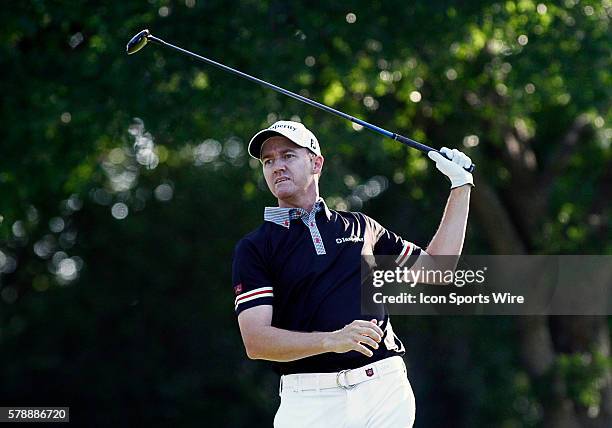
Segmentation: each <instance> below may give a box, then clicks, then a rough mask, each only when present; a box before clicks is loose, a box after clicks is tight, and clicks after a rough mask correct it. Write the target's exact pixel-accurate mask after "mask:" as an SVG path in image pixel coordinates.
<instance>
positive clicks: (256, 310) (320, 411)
mask: <svg viewBox="0 0 612 428" xmlns="http://www.w3.org/2000/svg"><path fill="white" fill-rule="evenodd" d="M248 151H249V154H250V155H251V156H252V157H254V158H256V159H259V160H260V161H261V164H262V168H263V174H264V177H265V180H266V183H267V185H268V188H269V189H270V192H272V194H273V195H274V196H275V197H276V199H277V200H278V207H268V208H265V211H264V222H263V224H262V225H261V226H259V227H258V228H257V229H256V230H254V231H253V232H251V233H249V234H248V235H246V236H245V237H244V238H243V239H242V240H240V242H238V244H237V245H236V248H235V251H234V260H233V274H232V275H233V287H234V294H235V311H236V314H237V316H238V324H239V326H240V332H241V335H242V340H243V342H244V346H245V349H246V353H247V355H248V357H249V358H251V359H261V360H268V361H274V362H275V363H276V364H275V366H276V369H277V371H278V372H279V374H280V375H281V378H280V385H279V395H280V397H281V402H280V407H279V409H278V411H277V413H276V416H275V418H274V426H275V427H277V428H284V427H308V428H311V427H330V428H331V427H333V428H341V427H344V428H351V427H390V428H398V427H411V426H412V424H413V423H414V418H415V399H414V395H413V392H412V388H411V387H410V383H409V381H408V378H407V373H406V366H405V365H404V361H403V358H402V355H403V354H404V352H405V351H404V345H403V344H402V342H401V341H400V340H399V339H398V337H397V336H396V335H395V334H394V332H393V328H392V326H391V321H390V319H389V316H388V315H387V314H386V311H385V310H384V308H381V312H380V315H379V316H378V315H377V316H376V318H372V319H363V318H364V317H363V316H362V315H361V265H360V257H361V255H364V254H365V255H368V254H369V255H372V254H374V255H378V254H380V255H395V256H397V257H395V258H394V260H395V261H396V263H397V264H398V265H401V266H408V267H410V266H412V264H413V263H414V260H415V259H416V258H417V257H418V255H420V254H424V253H425V252H426V253H427V254H430V255H458V254H460V253H461V250H462V247H463V240H464V236H465V228H466V223H467V217H468V205H469V199H470V191H471V188H472V186H473V179H472V175H471V174H470V173H469V172H466V171H465V169H464V167H467V166H469V165H471V160H470V159H469V158H468V157H467V156H466V155H464V154H463V153H461V152H459V151H457V150H449V149H446V148H443V149H442V150H441V152H442V153H444V154H445V155H446V156H447V157H448V158H449V159H451V160H448V159H447V158H445V157H444V156H442V155H440V154H439V153H437V152H435V151H432V152H430V153H429V157H430V158H431V159H432V160H434V161H435V162H436V167H437V168H438V170H440V171H441V172H442V173H443V174H445V175H446V176H447V177H448V178H449V179H450V181H451V191H450V196H449V198H448V202H447V204H446V208H445V210H444V214H443V215H442V220H441V223H440V226H439V228H438V231H437V232H436V234H435V235H434V237H433V238H432V240H431V242H430V243H429V245H428V246H427V248H426V250H422V249H420V248H419V247H418V246H417V245H415V244H413V243H411V242H409V241H407V240H404V239H403V238H401V237H400V236H398V235H396V234H395V233H393V232H391V231H389V230H387V229H385V228H384V227H383V226H381V225H380V224H379V223H378V222H376V221H375V220H373V219H371V218H370V217H368V216H366V215H365V214H362V213H358V212H343V211H335V210H331V209H330V208H329V207H328V206H327V205H326V204H325V201H324V200H323V199H322V198H321V197H320V194H319V178H320V176H321V173H322V171H323V165H324V158H323V156H322V155H321V149H320V146H319V142H318V141H317V138H316V137H315V136H314V135H313V133H312V132H310V131H309V130H308V129H306V127H305V126H304V125H302V124H301V123H298V122H292V121H279V122H276V123H274V124H273V125H272V126H270V127H269V128H267V129H264V130H262V131H260V132H258V133H257V134H256V135H255V136H254V137H253V138H252V139H251V141H250V143H249V148H248Z"/></svg>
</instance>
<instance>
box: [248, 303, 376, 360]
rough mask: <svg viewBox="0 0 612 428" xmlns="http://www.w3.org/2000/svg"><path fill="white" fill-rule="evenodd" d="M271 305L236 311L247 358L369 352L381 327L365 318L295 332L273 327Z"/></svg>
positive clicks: (296, 357) (304, 356)
mask: <svg viewBox="0 0 612 428" xmlns="http://www.w3.org/2000/svg"><path fill="white" fill-rule="evenodd" d="M271 323H272V306H270V305H261V306H255V307H253V308H249V309H246V310H244V311H242V312H241V313H240V314H239V315H238V325H239V326H240V334H241V335H242V341H243V342H244V347H245V349H246V353H247V355H248V357H249V358H251V359H261V360H268V361H278V362H286V361H294V360H299V359H301V358H306V357H310V356H313V355H318V354H324V353H326V352H348V351H351V350H355V351H358V352H361V353H362V354H364V355H367V356H372V355H373V353H372V351H371V350H370V349H368V348H367V347H365V346H364V345H363V344H367V345H369V346H371V347H373V348H377V347H378V342H380V340H381V339H382V335H383V332H382V330H381V329H380V328H379V327H378V326H377V325H376V324H374V323H372V322H369V321H362V320H357V321H353V322H352V323H351V324H349V325H347V326H345V327H344V328H343V329H341V330H336V331H333V332H309V333H307V332H299V331H290V330H283V329H280V328H276V327H273V326H272V325H271Z"/></svg>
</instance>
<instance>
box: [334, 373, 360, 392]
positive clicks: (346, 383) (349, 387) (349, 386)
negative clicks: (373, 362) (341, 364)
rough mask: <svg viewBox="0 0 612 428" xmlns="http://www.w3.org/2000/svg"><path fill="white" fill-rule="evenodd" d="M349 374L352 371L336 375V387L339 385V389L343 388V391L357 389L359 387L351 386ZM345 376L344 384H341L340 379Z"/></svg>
mask: <svg viewBox="0 0 612 428" xmlns="http://www.w3.org/2000/svg"><path fill="white" fill-rule="evenodd" d="M348 372H350V370H340V371H339V372H338V374H337V375H336V385H338V387H340V388H342V389H346V390H349V389H353V388H355V387H356V386H357V385H349V383H348V378H347V374H348ZM343 375H344V384H343V383H342V382H340V378H341V377H342V376H343Z"/></svg>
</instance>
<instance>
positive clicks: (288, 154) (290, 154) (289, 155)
mask: <svg viewBox="0 0 612 428" xmlns="http://www.w3.org/2000/svg"><path fill="white" fill-rule="evenodd" d="M294 157H295V155H294V154H293V153H285V159H291V158H294Z"/></svg>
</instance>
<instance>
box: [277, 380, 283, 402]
mask: <svg viewBox="0 0 612 428" xmlns="http://www.w3.org/2000/svg"><path fill="white" fill-rule="evenodd" d="M282 393H283V377H282V376H281V377H280V381H279V382H278V396H279V397H280V396H281V395H282Z"/></svg>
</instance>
